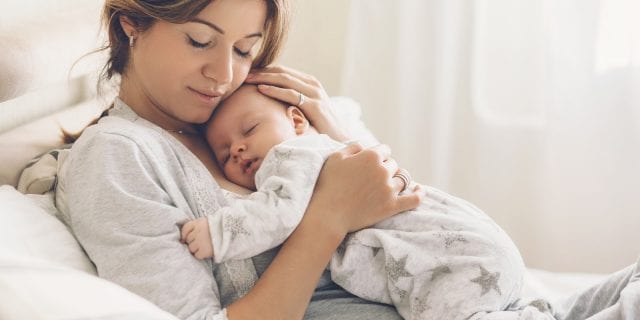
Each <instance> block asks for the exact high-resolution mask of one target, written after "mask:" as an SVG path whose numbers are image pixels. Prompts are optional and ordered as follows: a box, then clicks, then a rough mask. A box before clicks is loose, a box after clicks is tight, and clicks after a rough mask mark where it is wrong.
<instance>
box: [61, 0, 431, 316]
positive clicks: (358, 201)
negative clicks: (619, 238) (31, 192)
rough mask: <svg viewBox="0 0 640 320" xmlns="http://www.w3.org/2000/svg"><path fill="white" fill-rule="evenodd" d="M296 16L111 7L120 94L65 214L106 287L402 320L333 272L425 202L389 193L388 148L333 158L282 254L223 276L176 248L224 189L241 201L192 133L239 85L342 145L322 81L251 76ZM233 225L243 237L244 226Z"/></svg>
mask: <svg viewBox="0 0 640 320" xmlns="http://www.w3.org/2000/svg"><path fill="white" fill-rule="evenodd" d="M288 16H289V4H288V1H287V0H215V1H210V0H208V1H206V0H197V1H193V0H184V1H142V0H107V1H106V2H105V6H104V14H103V20H104V22H105V25H106V27H107V30H108V33H109V45H108V49H109V53H110V56H109V60H108V63H107V65H106V69H105V71H106V77H107V78H111V77H112V76H115V75H119V76H120V78H121V79H120V87H119V94H118V98H116V101H115V102H114V106H113V108H112V109H111V110H110V112H109V116H106V117H104V118H102V119H101V121H100V122H99V123H98V124H97V125H94V126H91V127H89V128H87V130H85V132H84V133H83V134H82V135H81V137H80V138H79V139H78V141H77V142H76V143H75V144H74V147H73V149H72V151H71V155H70V156H69V158H68V161H67V162H65V164H64V168H63V169H61V172H60V173H59V184H58V189H57V194H56V196H57V204H58V206H59V208H60V209H61V211H62V212H63V213H64V214H65V215H67V216H68V218H69V219H68V221H69V224H70V226H71V228H72V230H73V232H74V234H75V235H76V237H77V239H78V241H79V242H80V243H81V244H82V246H83V248H84V249H85V250H86V252H87V254H88V255H89V257H90V258H91V260H92V261H93V262H94V263H95V265H96V268H97V270H98V274H99V275H100V276H101V277H103V278H106V279H108V280H111V281H113V282H115V283H118V284H120V285H121V286H123V287H125V288H127V289H129V290H130V291H132V292H134V293H137V294H139V295H141V296H143V297H145V298H146V299H148V300H150V301H152V302H153V303H155V304H157V305H158V306H160V307H161V308H163V309H165V310H167V311H169V312H171V313H173V314H175V315H176V316H178V317H179V318H183V319H225V318H226V317H227V316H228V318H229V319H234V320H235V319H256V318H260V319H271V318H273V319H299V318H302V317H303V316H304V317H307V318H317V319H329V318H332V317H339V318H344V319H356V318H358V317H362V318H365V319H370V318H376V319H399V316H398V315H397V313H396V311H395V309H393V307H390V306H385V305H379V304H374V303H369V302H366V301H363V300H360V299H357V298H355V297H353V296H351V295H348V294H347V293H346V292H344V291H342V290H341V289H339V288H338V287H337V286H335V285H334V284H333V283H331V281H330V280H328V279H329V278H328V275H327V274H326V272H324V270H325V267H326V265H327V263H328V261H329V259H330V257H331V254H332V253H333V252H334V251H335V249H336V248H337V247H338V245H339V243H340V242H341V240H342V239H343V238H344V237H345V235H346V233H347V232H349V231H354V230H357V229H360V228H363V227H366V226H368V225H371V224H373V223H375V222H378V221H380V220H382V219H384V218H386V217H389V216H391V215H393V214H395V213H398V212H400V211H403V210H407V209H411V208H414V207H416V206H417V205H418V202H419V198H418V196H417V195H408V196H398V195H397V194H396V193H394V192H393V190H394V188H395V186H394V185H393V184H394V182H393V180H392V179H391V177H392V175H393V174H394V173H395V172H396V171H397V169H398V168H397V165H396V164H395V162H394V161H393V160H390V159H389V161H386V160H387V159H388V156H389V155H388V150H387V148H384V147H378V148H374V149H370V150H363V149H362V148H361V147H359V146H357V145H352V146H349V147H347V148H345V149H344V150H342V151H340V152H338V153H336V154H334V155H333V156H332V157H330V159H329V160H328V161H327V162H326V165H325V167H324V169H323V170H322V173H321V175H320V178H319V180H318V184H317V186H316V191H315V193H314V195H313V198H312V199H311V203H310V205H309V208H308V209H307V211H306V213H305V218H304V220H303V221H302V222H301V224H300V226H299V227H298V228H297V230H296V231H294V233H293V234H292V235H291V237H290V238H289V239H288V240H287V241H286V243H285V244H284V245H283V246H282V247H281V248H280V249H279V250H273V251H270V252H267V253H265V254H263V255H260V256H258V257H255V258H253V259H249V260H245V261H237V262H234V263H229V264H224V265H219V266H216V267H215V268H214V266H212V264H211V263H210V262H208V261H198V260H196V259H195V258H193V257H192V256H191V254H190V252H189V250H188V248H187V247H186V246H185V245H183V244H182V243H180V241H179V237H180V232H179V231H180V225H181V224H183V223H185V222H186V221H188V220H190V219H194V218H197V217H201V216H204V215H206V214H207V213H208V212H211V211H212V210H215V209H216V208H218V207H219V206H222V205H224V204H225V203H226V199H225V196H226V195H227V194H226V193H225V191H224V190H223V189H226V190H230V191H233V192H236V193H244V192H246V190H245V189H242V188H241V187H239V186H236V185H234V184H232V183H230V182H229V181H227V180H226V179H225V178H224V177H223V175H222V174H221V171H220V169H219V168H218V166H217V164H216V163H215V162H213V161H215V160H213V159H214V157H213V156H212V155H211V151H210V150H209V148H208V147H207V144H206V142H205V141H204V140H203V138H202V136H201V135H199V134H198V130H197V126H198V124H200V123H203V122H205V121H206V120H207V119H208V118H209V116H210V115H211V113H212V112H213V110H214V109H215V107H216V106H217V105H218V103H219V102H220V100H221V99H224V98H225V97H226V96H228V95H230V94H231V93H232V92H233V91H234V90H235V89H236V88H238V86H239V85H240V84H241V83H242V82H243V81H245V80H248V81H251V82H254V83H263V84H267V85H270V86H266V87H265V86H263V93H264V94H266V95H269V96H272V97H274V98H277V99H280V100H282V101H284V102H286V103H289V104H294V105H300V106H301V108H302V109H303V111H304V112H305V113H306V114H307V116H308V117H309V119H310V120H311V121H312V122H313V124H314V125H315V126H316V128H318V129H319V130H320V131H322V132H325V133H328V134H330V135H332V136H333V137H334V138H337V139H340V140H343V139H344V138H345V136H343V135H342V134H341V133H340V130H339V129H338V128H337V127H336V125H335V123H334V121H333V119H332V118H331V116H330V114H329V113H328V109H327V106H326V103H327V98H326V97H327V95H326V94H325V92H324V91H323V89H322V88H321V86H320V84H319V83H318V82H317V81H315V80H314V79H313V78H310V77H308V76H306V75H304V74H301V73H298V72H295V71H292V70H289V69H285V68H277V67H271V68H266V69H262V71H260V72H256V73H255V74H253V76H252V77H251V78H250V79H247V75H248V73H249V71H250V69H251V68H252V67H256V68H260V67H264V66H266V65H268V64H269V63H271V62H272V61H273V59H274V58H275V57H276V56H277V53H278V51H279V49H280V46H281V44H282V42H283V38H284V34H285V32H286V29H287V21H288ZM328 177H331V178H328ZM364 213H367V214H364ZM228 227H229V228H234V229H233V230H236V231H237V232H242V231H243V230H242V222H241V221H231V222H230V223H229V225H228ZM214 275H215V277H214ZM258 278H259V279H258ZM254 282H255V285H254ZM310 300H313V301H312V302H311V303H309V301H310ZM305 312H306V314H305Z"/></svg>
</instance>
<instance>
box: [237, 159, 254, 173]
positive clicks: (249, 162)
mask: <svg viewBox="0 0 640 320" xmlns="http://www.w3.org/2000/svg"><path fill="white" fill-rule="evenodd" d="M253 162H254V160H252V159H247V160H242V162H241V163H240V167H241V168H242V172H243V173H245V174H246V173H248V172H249V170H250V169H251V165H252V164H253Z"/></svg>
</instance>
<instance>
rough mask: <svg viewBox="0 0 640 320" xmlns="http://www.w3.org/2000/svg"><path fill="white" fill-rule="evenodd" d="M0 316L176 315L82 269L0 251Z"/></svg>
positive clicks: (40, 319)
mask: <svg viewBox="0 0 640 320" xmlns="http://www.w3.org/2000/svg"><path fill="white" fill-rule="evenodd" d="M0 301H2V303H0V319H3V320H24V319H30V320H49V319H104V320H115V319H131V320H134V319H142V320H177V318H175V317H174V316H172V315H171V314H169V313H167V312H165V311H163V310H161V309H160V308H158V307H157V306H155V305H153V304H152V303H151V302H149V301H147V300H145V299H143V298H142V297H140V296H138V295H135V294H133V293H131V292H130V291H127V290H126V289H124V288H122V287H120V286H118V285H116V284H113V283H111V282H109V281H106V280H103V279H100V278H98V277H96V276H93V275H90V274H88V273H85V272H82V271H78V270H75V269H70V268H67V267H64V266H60V265H56V264H51V263H48V262H46V261H42V260H32V259H30V258H25V257H10V256H6V255H2V256H0Z"/></svg>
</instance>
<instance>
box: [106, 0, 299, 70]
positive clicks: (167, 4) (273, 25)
mask: <svg viewBox="0 0 640 320" xmlns="http://www.w3.org/2000/svg"><path fill="white" fill-rule="evenodd" d="M212 1H215V0H177V1H160V0H155V1H154V0H146V1H145V0H106V1H105V4H104V8H103V12H102V22H103V26H104V27H105V28H106V29H107V33H108V36H109V38H108V43H107V45H106V46H104V47H103V48H102V50H109V59H108V60H107V63H106V65H105V66H104V69H103V73H102V78H103V79H105V80H109V79H111V78H112V77H113V76H114V75H116V74H118V75H122V74H123V73H124V72H125V70H126V67H127V63H128V62H129V49H130V48H129V36H128V35H127V34H125V32H124V30H123V29H122V26H121V25H120V17H126V18H128V19H129V20H130V21H131V22H132V24H133V25H134V26H135V28H136V29H137V31H138V32H145V31H146V30H148V29H149V28H150V27H151V26H152V25H153V23H154V22H156V21H158V20H162V21H166V22H170V23H178V24H180V23H186V22H189V21H191V20H193V19H194V18H195V17H196V15H198V14H199V13H200V11H202V10H203V9H204V8H205V7H206V6H207V5H209V4H210V3H211V2H212ZM264 1H265V2H266V4H267V17H266V20H265V26H264V31H265V32H264V34H265V36H264V41H263V42H262V47H261V48H260V51H259V52H258V54H257V56H256V58H255V59H254V61H253V66H254V67H264V66H267V65H268V64H270V63H271V62H273V61H274V60H275V59H276V58H277V56H278V54H279V53H280V50H281V49H282V46H283V44H284V42H285V40H286V39H285V38H286V34H287V29H288V27H289V18H290V5H289V0H264Z"/></svg>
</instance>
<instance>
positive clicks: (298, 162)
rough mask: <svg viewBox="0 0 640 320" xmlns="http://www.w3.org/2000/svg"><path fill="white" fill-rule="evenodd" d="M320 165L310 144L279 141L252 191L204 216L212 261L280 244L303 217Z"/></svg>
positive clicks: (243, 256)
mask: <svg viewBox="0 0 640 320" xmlns="http://www.w3.org/2000/svg"><path fill="white" fill-rule="evenodd" d="M323 164H324V154H322V153H321V152H318V151H317V150H315V149H312V148H298V147H295V146H291V145H287V144H280V145H278V146H276V147H274V148H272V149H271V150H270V151H269V153H268V154H267V156H266V157H265V159H264V160H263V162H262V165H261V167H260V169H259V170H258V172H257V173H256V186H257V191H256V192H254V193H252V194H250V195H249V196H248V197H246V198H241V199H236V200H234V201H232V204H231V205H230V206H227V207H224V208H222V209H220V210H218V211H216V212H215V213H213V214H210V215H208V216H207V219H208V221H209V231H210V234H211V240H212V245H213V252H214V261H215V262H216V263H220V262H224V261H227V260H231V259H246V258H250V257H253V256H256V255H258V254H260V253H262V252H264V251H267V250H269V249H271V248H274V247H276V246H278V245H280V244H281V243H282V242H284V240H285V239H286V238H287V237H288V236H289V235H290V234H291V233H292V232H293V230H294V229H295V228H296V226H297V225H298V224H299V223H300V221H301V220H302V216H303V214H304V212H305V210H306V208H307V205H308V204H309V201H310V199H311V195H312V194H313V190H314V187H315V182H316V179H317V177H318V175H319V173H320V170H321V169H322V166H323Z"/></svg>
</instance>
